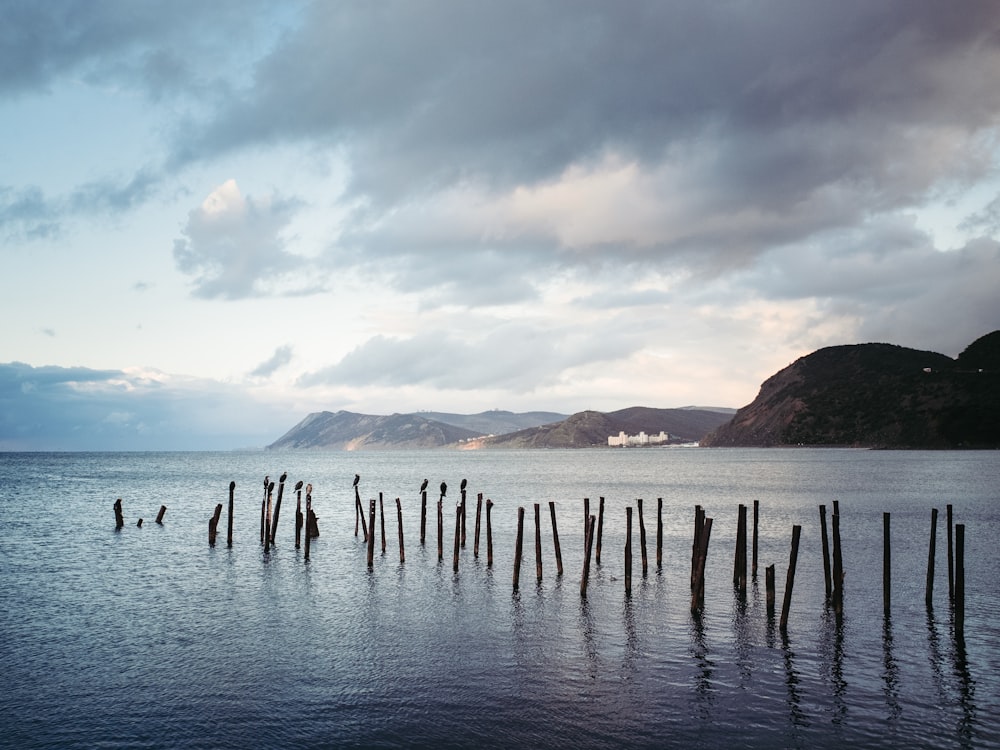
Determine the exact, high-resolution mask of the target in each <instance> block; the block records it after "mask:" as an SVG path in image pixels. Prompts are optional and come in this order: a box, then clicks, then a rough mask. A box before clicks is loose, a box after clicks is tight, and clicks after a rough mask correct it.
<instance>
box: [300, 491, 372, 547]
mask: <svg viewBox="0 0 1000 750" xmlns="http://www.w3.org/2000/svg"><path fill="white" fill-rule="evenodd" d="M355 512H357V511H355ZM304 523H305V519H303V517H302V480H301V479H300V480H299V481H297V482H296V483H295V549H298V548H299V544H300V543H301V541H302V526H303V525H304Z"/></svg>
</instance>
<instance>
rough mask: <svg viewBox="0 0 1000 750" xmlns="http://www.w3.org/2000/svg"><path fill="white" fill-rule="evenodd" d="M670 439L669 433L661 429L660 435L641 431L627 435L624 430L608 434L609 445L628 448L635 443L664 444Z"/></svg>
mask: <svg viewBox="0 0 1000 750" xmlns="http://www.w3.org/2000/svg"><path fill="white" fill-rule="evenodd" d="M669 440H670V435H669V433H666V432H663V430H660V434H659V435H647V434H646V433H645V432H640V433H639V434H638V435H626V434H625V432H624V431H622V432H619V433H618V434H617V435H609V436H608V445H609V446H611V447H621V448H628V447H630V446H633V445H663V444H664V443H666V442H668V441H669Z"/></svg>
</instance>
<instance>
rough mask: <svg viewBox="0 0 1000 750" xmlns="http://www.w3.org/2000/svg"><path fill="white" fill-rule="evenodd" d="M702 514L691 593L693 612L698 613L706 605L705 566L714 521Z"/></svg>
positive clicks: (701, 511) (702, 512) (699, 508)
mask: <svg viewBox="0 0 1000 750" xmlns="http://www.w3.org/2000/svg"><path fill="white" fill-rule="evenodd" d="M698 510H699V511H700V513H701V529H700V531H699V532H698V551H697V564H696V565H695V577H694V588H693V590H692V592H691V611H692V612H697V611H699V610H701V608H702V607H703V606H704V605H705V564H706V563H707V561H708V543H709V541H710V540H711V538H712V519H711V518H707V517H706V516H705V512H704V511H703V510H701V507H700V506H699V507H698Z"/></svg>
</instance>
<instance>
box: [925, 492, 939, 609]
mask: <svg viewBox="0 0 1000 750" xmlns="http://www.w3.org/2000/svg"><path fill="white" fill-rule="evenodd" d="M937 517H938V509H937V508H931V545H930V549H929V550H928V551H927V585H926V587H925V589H924V601H925V602H926V603H927V606H928V607H931V606H932V605H933V603H934V548H935V546H936V545H937Z"/></svg>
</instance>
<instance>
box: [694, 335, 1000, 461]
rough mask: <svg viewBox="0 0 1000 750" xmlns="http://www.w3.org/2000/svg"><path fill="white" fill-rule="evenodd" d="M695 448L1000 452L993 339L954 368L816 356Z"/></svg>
mask: <svg viewBox="0 0 1000 750" xmlns="http://www.w3.org/2000/svg"><path fill="white" fill-rule="evenodd" d="M702 444H703V445H708V446H781V445H846V446H859V447H879V448H959V447H991V448H995V447H1000V331H994V332H993V333H990V334H988V335H986V336H984V337H982V338H980V339H978V340H977V341H975V342H974V343H973V344H971V345H970V346H969V347H968V348H967V349H966V350H965V351H963V352H962V354H961V355H959V357H958V359H957V360H955V359H951V358H950V357H947V356H945V355H943V354H938V353H936V352H930V351H920V350H917V349H909V348H906V347H901V346H896V345H893V344H854V345H847V346H832V347H827V348H824V349H819V350H818V351H816V352H813V353H812V354H809V355H807V356H805V357H802V358H800V359H798V360H796V361H795V362H793V363H792V364H791V365H789V366H788V367H786V368H785V369H783V370H781V371H780V372H778V373H776V374H775V375H772V376H771V377H770V378H768V379H767V380H765V381H764V383H763V384H762V385H761V387H760V392H759V393H758V395H757V397H756V398H755V399H754V401H753V402H752V403H751V404H749V405H748V406H745V407H743V408H742V409H740V410H739V411H738V412H737V413H736V415H735V416H734V417H733V418H732V420H730V421H729V422H727V423H726V424H724V425H722V426H720V427H719V428H718V429H717V430H715V431H714V432H713V433H712V434H710V435H708V436H707V437H706V439H705V440H704V441H703V442H702Z"/></svg>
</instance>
